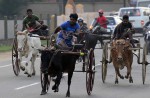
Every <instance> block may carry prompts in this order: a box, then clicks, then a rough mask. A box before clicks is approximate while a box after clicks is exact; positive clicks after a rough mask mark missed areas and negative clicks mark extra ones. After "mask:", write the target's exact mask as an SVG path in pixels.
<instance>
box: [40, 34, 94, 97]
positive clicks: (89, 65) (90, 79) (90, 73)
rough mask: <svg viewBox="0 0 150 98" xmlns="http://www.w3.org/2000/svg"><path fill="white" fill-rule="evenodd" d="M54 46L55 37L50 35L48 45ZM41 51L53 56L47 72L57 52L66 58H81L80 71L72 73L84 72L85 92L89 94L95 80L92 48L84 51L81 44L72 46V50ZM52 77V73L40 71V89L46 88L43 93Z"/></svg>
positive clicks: (49, 49)
mask: <svg viewBox="0 0 150 98" xmlns="http://www.w3.org/2000/svg"><path fill="white" fill-rule="evenodd" d="M54 44H55V36H53V35H52V36H51V37H50V45H54ZM73 49H75V50H77V51H73ZM41 51H49V52H52V53H53V55H52V57H51V59H50V63H49V67H48V68H49V69H48V70H51V69H50V66H51V63H52V62H53V59H54V58H55V56H56V54H57V53H58V52H59V53H61V54H62V55H67V56H69V55H76V56H79V57H82V59H83V62H82V64H83V65H82V69H81V70H74V71H73V72H85V73H86V90H87V94H88V95H90V94H91V92H92V89H93V85H94V78H95V57H94V50H93V49H92V48H91V49H90V50H87V49H85V46H84V45H83V44H74V45H73V48H72V49H71V50H70V49H69V50H65V49H51V48H46V49H44V50H41ZM41 57H42V56H41ZM41 64H42V62H41ZM70 66H71V65H70ZM64 73H65V71H64ZM47 77H48V78H47ZM53 77H55V75H54V73H49V72H48V74H45V73H43V72H42V71H41V87H42V89H43V88H44V87H45V86H46V92H45V93H47V92H48V89H49V86H50V83H51V81H52V80H53ZM68 77H69V74H68ZM68 79H69V78H68ZM46 81H48V82H46ZM42 95H43V94H42ZM66 96H68V97H69V96H70V94H69V95H67V94H66Z"/></svg>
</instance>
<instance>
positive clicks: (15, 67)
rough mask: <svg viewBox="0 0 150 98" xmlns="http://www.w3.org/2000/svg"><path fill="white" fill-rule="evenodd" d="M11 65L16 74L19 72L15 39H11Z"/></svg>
mask: <svg viewBox="0 0 150 98" xmlns="http://www.w3.org/2000/svg"><path fill="white" fill-rule="evenodd" d="M12 66H13V71H14V74H15V75H16V76H18V75H19V73H20V66H19V60H18V51H17V40H16V39H14V40H13V46H12Z"/></svg>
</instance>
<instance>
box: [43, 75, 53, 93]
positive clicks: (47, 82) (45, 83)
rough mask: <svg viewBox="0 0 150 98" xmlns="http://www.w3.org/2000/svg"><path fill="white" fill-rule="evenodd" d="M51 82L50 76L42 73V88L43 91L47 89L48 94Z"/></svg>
mask: <svg viewBox="0 0 150 98" xmlns="http://www.w3.org/2000/svg"><path fill="white" fill-rule="evenodd" d="M50 82H51V77H50V76H49V75H48V74H44V73H42V72H41V87H42V89H44V87H45V88H46V92H48V90H49V86H50Z"/></svg>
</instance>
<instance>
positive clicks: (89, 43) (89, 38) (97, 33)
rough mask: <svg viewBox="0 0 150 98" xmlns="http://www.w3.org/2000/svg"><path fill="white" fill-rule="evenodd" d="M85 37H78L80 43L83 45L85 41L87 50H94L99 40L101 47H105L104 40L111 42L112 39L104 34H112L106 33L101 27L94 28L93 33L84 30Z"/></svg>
mask: <svg viewBox="0 0 150 98" xmlns="http://www.w3.org/2000/svg"><path fill="white" fill-rule="evenodd" d="M83 34H84V35H80V36H79V37H78V43H82V42H83V41H85V42H86V44H85V46H86V49H88V50H89V49H90V48H93V49H95V46H96V44H97V41H98V40H99V41H100V43H101V47H102V46H103V45H104V42H103V40H104V39H108V40H110V37H105V36H103V34H107V35H110V33H107V32H106V31H103V30H102V29H101V28H100V27H98V26H97V27H95V28H93V30H92V31H90V30H83Z"/></svg>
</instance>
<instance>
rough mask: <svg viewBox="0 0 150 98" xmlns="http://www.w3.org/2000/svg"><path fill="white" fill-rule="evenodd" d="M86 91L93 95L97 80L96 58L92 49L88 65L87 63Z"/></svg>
mask: <svg viewBox="0 0 150 98" xmlns="http://www.w3.org/2000/svg"><path fill="white" fill-rule="evenodd" d="M86 64H87V65H86V90H87V93H88V95H91V92H92V90H93V85H94V78H95V57H94V50H93V49H92V48H91V49H90V51H89V54H88V63H86Z"/></svg>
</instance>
